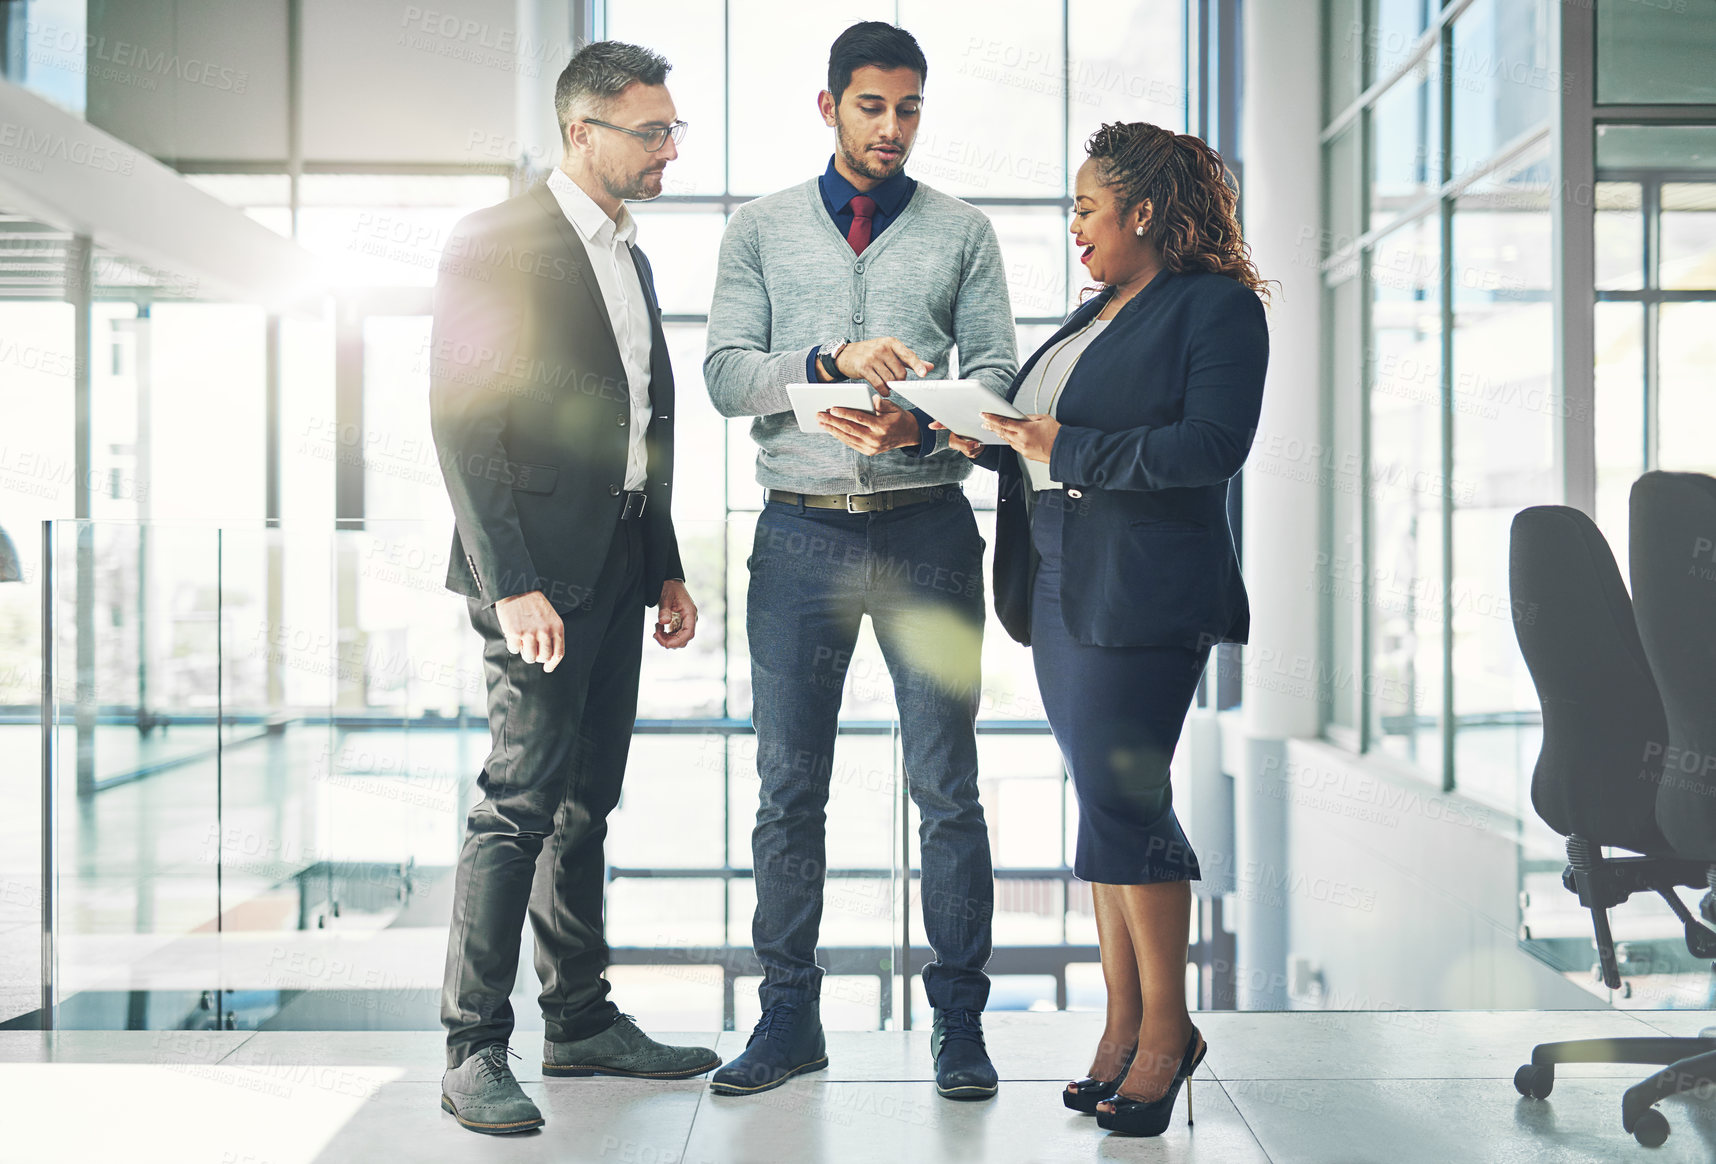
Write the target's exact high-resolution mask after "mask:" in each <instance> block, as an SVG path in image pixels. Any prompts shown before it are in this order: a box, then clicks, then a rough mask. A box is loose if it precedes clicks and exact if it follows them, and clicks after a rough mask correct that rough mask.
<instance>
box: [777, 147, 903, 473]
mask: <svg viewBox="0 0 1716 1164" xmlns="http://www.w3.org/2000/svg"><path fill="white" fill-rule="evenodd" d="M816 184H817V188H818V189H819V190H821V191H822V205H823V207H824V208H825V209H826V210H827V211H828V216H829V217H830V218H832V219H833V220H834V229H836V230H838V231H839V232H840V234H841V237H843V238H844V237H845V236H846V234H847V232H848V231H850V230H851V229H852V199H853V197H854V196H855V195H858V194H868V195H869V196H870V197H871V198H873V199H875V201H876V210H875V213H874V214H873V215H872V216H871V218H870V241H871V242H875V241H876V236H877V235H879V234H881V233H882V232H883V231H884V230H887V229H888V227H889V226H890V225H892V224H893V221H894V219H896V218H898V217H899V216H900V211H902V210H904V209H905V208H906V203H908V202H910V201H911V200H912V195H913V194H914V193H916V192H917V188H918V182H917V179H916V178H912V177H908V176H907V174H906V172H905V171H904V170H900V171H899V172H897V173H896V174H895V175H894V176H893V177H891V178H889V179H887V180H886V181H884V182H883V183H881V184H880V185H879V186H877V187H875V188H874V189H872V190H867V191H866V190H860V189H858V187H856V186H854V185H853V184H852V183H850V182H848V181H847V180H846V176H845V175H844V174H842V173H841V172H840V171H839V170H838V169H836V168H835V166H834V155H833V154H829V155H828V168H827V169H826V170H824V171H823V172H822V177H821V178H818V179H817V183H816ZM829 338H831V339H832V338H834V337H832V336H831V337H829ZM820 350H821V348H820V347H815V348H811V349H810V351H809V352H808V353H807V354H806V355H805V358H804V375H805V380H806V381H807V382H808V383H811V384H820V383H822V377H821V376H818V375H817V374H816V353H817V352H819V351H820ZM912 415H914V416H916V417H917V418H918V431H919V432H920V433H921V434H922V436H923V440H922V442H921V443H920V444H919V447H918V454H917V455H918V456H921V457H924V456H928V455H929V454H930V453H933V452H934V451H935V432H934V431H933V430H932V429H931V428H930V426H929V424H930V418H929V416H928V414H927V413H925V412H923V411H922V410H920V409H915V408H914V409H913V410H912ZM908 447H909V446H908Z"/></svg>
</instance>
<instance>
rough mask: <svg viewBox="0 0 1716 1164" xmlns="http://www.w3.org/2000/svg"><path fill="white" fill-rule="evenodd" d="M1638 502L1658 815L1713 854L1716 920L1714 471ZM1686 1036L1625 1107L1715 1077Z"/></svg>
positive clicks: (1660, 478) (1641, 610) (1637, 587)
mask: <svg viewBox="0 0 1716 1164" xmlns="http://www.w3.org/2000/svg"><path fill="white" fill-rule="evenodd" d="M1630 510H1631V512H1630V530H1631V532H1630V534H1629V538H1628V540H1629V541H1630V542H1631V546H1630V562H1629V568H1630V570H1631V573H1632V580H1633V611H1634V614H1635V615H1636V616H1637V618H1638V627H1639V638H1640V640H1641V641H1642V642H1643V643H1644V648H1645V656H1646V657H1647V658H1648V659H1649V660H1650V665H1651V672H1652V674H1653V675H1654V676H1655V677H1656V684H1657V690H1658V691H1659V692H1661V693H1662V704H1663V711H1664V712H1665V713H1666V715H1667V719H1668V746H1667V747H1666V748H1665V749H1664V752H1663V771H1662V786H1661V788H1660V789H1659V791H1658V792H1657V794H1656V823H1657V825H1658V827H1660V828H1661V830H1662V835H1663V836H1664V837H1666V838H1667V839H1668V843H1669V845H1670V847H1671V848H1672V849H1673V850H1674V852H1675V853H1676V854H1678V855H1680V856H1682V857H1690V858H1695V859H1697V860H1700V861H1704V862H1706V863H1707V864H1706V870H1707V877H1708V883H1709V885H1710V886H1711V889H1712V892H1708V893H1706V894H1705V895H1704V899H1703V901H1702V902H1701V903H1700V907H1699V912H1700V913H1702V914H1703V915H1704V917H1705V918H1706V919H1709V920H1716V478H1710V477H1706V476H1704V475H1703V474H1701V473H1646V474H1645V475H1644V476H1642V477H1640V478H1639V479H1638V480H1637V481H1635V482H1633V489H1632V498H1631V504H1630ZM1689 945H1690V943H1689ZM1694 953H1698V951H1696V950H1695V951H1694ZM1700 956H1701V957H1702V956H1703V955H1700ZM1686 1043H1687V1051H1686V1054H1687V1057H1686V1058H1683V1059H1680V1060H1678V1061H1676V1062H1674V1063H1671V1064H1669V1065H1668V1066H1667V1067H1665V1068H1664V1069H1663V1070H1661V1071H1659V1072H1658V1073H1657V1074H1655V1075H1653V1076H1651V1077H1650V1078H1649V1079H1647V1080H1645V1081H1644V1082H1642V1083H1640V1084H1638V1085H1637V1086H1636V1087H1633V1088H1632V1089H1631V1090H1629V1091H1628V1092H1627V1098H1626V1100H1625V1103H1624V1106H1625V1107H1629V1108H1632V1109H1634V1110H1641V1111H1642V1110H1644V1109H1645V1108H1648V1107H1649V1106H1650V1105H1651V1104H1653V1103H1655V1102H1656V1101H1657V1100H1659V1099H1661V1098H1662V1097H1663V1096H1665V1095H1674V1094H1676V1093H1677V1092H1682V1091H1690V1090H1692V1089H1693V1088H1695V1087H1698V1086H1700V1085H1703V1084H1712V1085H1716V1040H1713V1039H1708V1038H1700V1039H1688V1040H1686ZM1700 1043H1703V1044H1707V1045H1706V1046H1704V1047H1702V1048H1700V1047H1697V1046H1696V1044H1700Z"/></svg>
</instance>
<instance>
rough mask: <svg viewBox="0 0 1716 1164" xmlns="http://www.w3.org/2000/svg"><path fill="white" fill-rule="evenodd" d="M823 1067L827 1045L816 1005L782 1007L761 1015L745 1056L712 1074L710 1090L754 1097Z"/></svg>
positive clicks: (783, 1005)
mask: <svg viewBox="0 0 1716 1164" xmlns="http://www.w3.org/2000/svg"><path fill="white" fill-rule="evenodd" d="M826 1066H828V1043H827V1042H826V1040H824V1039H823V1037H822V1016H821V1013H820V1010H819V1008H818V1006H817V1004H816V1003H814V1002H812V1003H807V1004H805V1005H803V1006H795V1005H793V1004H792V1003H781V1004H779V1005H777V1006H771V1007H769V1009H767V1010H765V1011H764V1012H763V1017H762V1018H761V1019H759V1020H758V1021H757V1026H756V1029H755V1030H753V1031H752V1032H751V1038H750V1040H749V1041H748V1042H747V1043H746V1044H745V1051H744V1053H743V1054H741V1055H740V1056H739V1057H738V1058H737V1059H734V1060H733V1061H732V1062H731V1063H729V1064H727V1065H726V1066H725V1067H723V1068H721V1070H719V1071H717V1072H715V1075H714V1078H712V1079H711V1080H710V1081H709V1090H710V1091H712V1092H714V1093H715V1094H716V1095H755V1094H757V1093H758V1092H760V1091H768V1090H769V1089H770V1088H774V1087H779V1086H780V1085H781V1084H783V1083H785V1082H786V1081H787V1080H789V1079H791V1078H792V1077H793V1076H794V1075H802V1074H804V1073H805V1072H806V1071H820V1070H822V1069H823V1068H824V1067H826Z"/></svg>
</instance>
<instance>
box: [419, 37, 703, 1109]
mask: <svg viewBox="0 0 1716 1164" xmlns="http://www.w3.org/2000/svg"><path fill="white" fill-rule="evenodd" d="M669 67H670V66H669V65H668V63H667V62H666V61H665V60H662V59H661V58H660V57H659V56H657V55H656V54H654V53H652V52H649V51H648V50H646V49H641V48H637V47H635V46H632V45H626V44H620V43H617V42H611V41H602V42H597V43H594V44H591V45H588V46H586V47H584V48H583V49H580V50H579V51H578V53H577V54H576V55H575V56H574V57H573V58H572V61H571V63H570V64H568V65H567V66H566V70H565V72H563V73H562V74H561V76H560V79H559V83H558V85H557V86H556V89H555V112H556V114H557V116H558V118H559V122H560V134H561V145H562V147H563V148H564V151H565V157H564V159H563V161H562V162H561V164H560V167H559V168H558V169H556V170H555V171H554V172H553V173H552V174H551V175H550V176H549V179H548V181H547V182H545V183H542V184H541V185H538V186H536V187H534V188H532V189H531V190H530V191H529V192H528V193H525V194H523V195H520V196H519V197H516V198H512V199H509V200H508V201H506V202H503V203H501V204H500V205H499V206H493V207H490V208H489V209H487V210H483V211H479V212H477V213H476V214H473V215H470V216H469V217H467V218H465V219H464V220H463V221H461V222H460V223H459V225H458V227H457V229H456V231H455V234H454V237H453V239H452V240H451V242H450V243H449V244H448V246H447V249H446V253H445V254H444V255H443V256H442V262H441V270H440V278H439V280H438V282H437V285H436V290H435V321H434V332H433V336H432V339H431V349H432V359H433V363H432V372H431V378H430V412H431V420H432V427H433V430H434V435H435V444H436V448H437V451H438V453H439V455H440V459H441V464H442V469H443V473H444V476H445V478H446V482H447V491H448V493H449V494H450V495H451V497H452V502H453V516H454V522H455V525H456V527H457V528H456V531H455V533H454V535H453V553H452V558H451V568H450V570H449V572H448V576H447V585H448V587H449V588H450V589H452V590H454V591H456V592H458V593H460V594H463V595H464V596H465V598H466V602H467V604H468V605H469V608H470V617H471V623H472V625H473V626H475V627H476V629H477V630H478V632H479V633H481V635H482V636H483V660H484V670H485V674H486V678H487V682H488V713H489V731H490V733H491V735H492V736H493V739H494V750H493V751H492V752H491V753H490V754H489V757H488V760H487V762H486V763H485V764H484V765H483V771H482V774H481V776H479V777H478V781H477V783H478V786H479V787H480V788H481V789H482V792H483V798H482V800H481V801H480V802H479V803H478V804H477V805H476V806H475V807H474V808H473V809H472V810H471V813H470V816H469V819H468V821H467V826H466V837H465V845H464V849H463V851H462V853H461V854H460V857H459V868H458V875H457V878H456V879H455V883H454V892H453V916H452V924H451V926H450V928H449V931H448V940H447V966H446V981H445V986H444V988H443V990H442V998H441V1017H442V1023H443V1025H444V1026H445V1027H446V1028H447V1066H448V1070H447V1073H446V1075H445V1076H443V1078H442V1084H441V1106H442V1107H443V1108H444V1109H446V1110H447V1111H449V1112H451V1113H452V1114H453V1116H454V1117H455V1118H456V1119H457V1120H458V1121H459V1123H460V1124H462V1125H463V1126H465V1127H467V1128H470V1129H471V1130H472V1131H477V1132H485V1133H490V1134H495V1133H506V1132H521V1131H527V1130H529V1129H531V1128H536V1127H540V1126H542V1123H543V1119H542V1113H541V1112H540V1110H538V1108H537V1106H536V1105H535V1103H533V1102H532V1101H531V1100H530V1098H529V1097H528V1096H527V1095H525V1094H524V1092H523V1090H522V1089H521V1088H520V1087H519V1085H518V1081H517V1080H516V1079H515V1078H514V1077H513V1075H512V1072H511V1070H510V1069H509V1068H508V1066H507V1055H508V1054H509V1051H508V1049H507V1040H508V1038H509V1037H510V1035H511V1033H512V1007H511V1004H510V1003H509V1002H508V996H509V995H510V994H511V992H512V987H513V983H514V981H515V980H516V979H517V976H518V955H519V944H520V940H521V938H520V935H521V932H522V930H523V928H524V921H525V916H526V913H527V912H528V915H529V918H530V922H531V926H532V928H533V929H534V931H535V936H536V969H537V973H538V975H539V976H540V977H541V979H542V995H541V1004H542V1014H543V1022H544V1025H545V1027H546V1034H547V1041H546V1045H545V1047H544V1050H543V1064H542V1070H543V1074H544V1075H548V1076H555V1075H595V1074H606V1075H625V1076H635V1077H641V1078H651V1079H680V1078H686V1077H689V1076H692V1075H699V1074H702V1073H703V1072H705V1071H709V1070H711V1069H712V1068H714V1067H716V1066H719V1064H720V1062H721V1060H720V1059H719V1058H718V1057H716V1055H715V1053H714V1052H713V1051H711V1050H709V1049H708V1048H706V1047H669V1046H664V1045H662V1044H660V1043H657V1042H655V1041H654V1040H652V1039H650V1038H649V1037H648V1036H646V1035H645V1034H644V1033H643V1032H642V1031H640V1030H639V1029H638V1028H637V1026H636V1025H635V1024H634V1023H633V1022H632V1020H631V1019H630V1018H629V1017H627V1016H626V1015H623V1014H621V1013H620V1012H619V1011H618V1009H616V1008H615V1006H614V1004H613V1003H612V1002H610V1001H608V997H607V995H608V983H607V980H606V979H605V978H603V977H602V971H603V970H604V969H606V967H607V965H608V947H607V944H606V942H605V941H604V940H603V925H602V904H603V902H602V897H603V892H602V891H603V880H604V858H603V853H602V842H603V839H604V837H605V836H606V834H607V817H608V813H609V812H610V811H611V810H612V809H613V807H614V805H615V804H616V803H617V802H618V799H619V795H620V782H621V779H622V778H623V776H624V774H625V766H626V755H627V751H628V749H629V747H630V744H631V735H632V727H633V723H634V720H635V718H636V715H637V693H638V675H639V667H640V662H641V654H642V648H643V618H642V615H643V612H644V607H645V606H646V605H650V604H656V603H659V611H660V620H659V624H658V626H657V629H656V632H655V639H656V641H657V642H658V643H659V644H661V645H662V646H663V647H667V648H670V649H672V648H678V647H683V646H685V644H687V643H688V642H690V641H691V638H692V636H693V635H694V634H695V633H696V628H697V608H696V606H695V605H694V604H693V603H692V601H691V597H690V595H689V594H687V592H686V589H685V582H684V572H683V570H682V568H681V566H680V560H679V546H678V542H677V540H676V539H675V536H674V530H673V520H672V514H671V508H670V507H671V502H672V497H671V489H672V480H673V435H672V433H673V430H672V423H673V369H672V368H671V366H670V365H669V363H668V353H667V345H666V342H665V341H664V339H663V337H662V329H661V311H660V308H659V307H658V305H657V301H656V296H655V287H654V281H653V279H652V277H651V274H650V267H649V262H648V261H647V260H646V259H645V258H644V255H643V252H642V251H640V250H638V249H637V248H636V247H634V246H633V245H631V241H632V239H633V237H634V236H635V233H636V224H635V223H634V222H633V220H632V217H631V215H630V214H629V213H628V212H627V211H626V208H625V202H626V200H627V199H634V200H635V199H644V198H653V197H656V196H657V195H659V194H660V193H661V174H662V171H663V170H664V169H665V168H666V166H667V164H668V162H670V161H671V160H673V158H674V157H676V156H677V154H676V151H675V149H674V144H675V143H676V142H677V141H678V139H679V136H680V133H681V132H682V130H683V123H680V122H678V121H676V120H675V115H674V106H673V100H672V98H671V97H670V96H669V95H668V92H667V88H666V85H665V83H664V82H665V80H666V76H667V72H668V69H669Z"/></svg>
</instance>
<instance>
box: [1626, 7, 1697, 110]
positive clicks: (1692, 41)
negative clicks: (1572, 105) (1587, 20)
mask: <svg viewBox="0 0 1716 1164" xmlns="http://www.w3.org/2000/svg"><path fill="white" fill-rule="evenodd" d="M1713 60H1716V20H1713V19H1711V17H1710V12H1709V9H1708V6H1705V5H1698V4H1681V3H1663V2H1661V0H1658V2H1657V3H1639V0H1597V100H1598V101H1599V102H1601V103H1603V104H1605V105H1608V104H1622V103H1633V102H1639V103H1643V102H1651V103H1662V104H1686V103H1694V104H1696V103H1709V102H1716V70H1712V69H1711V67H1710V62H1711V61H1713Z"/></svg>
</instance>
